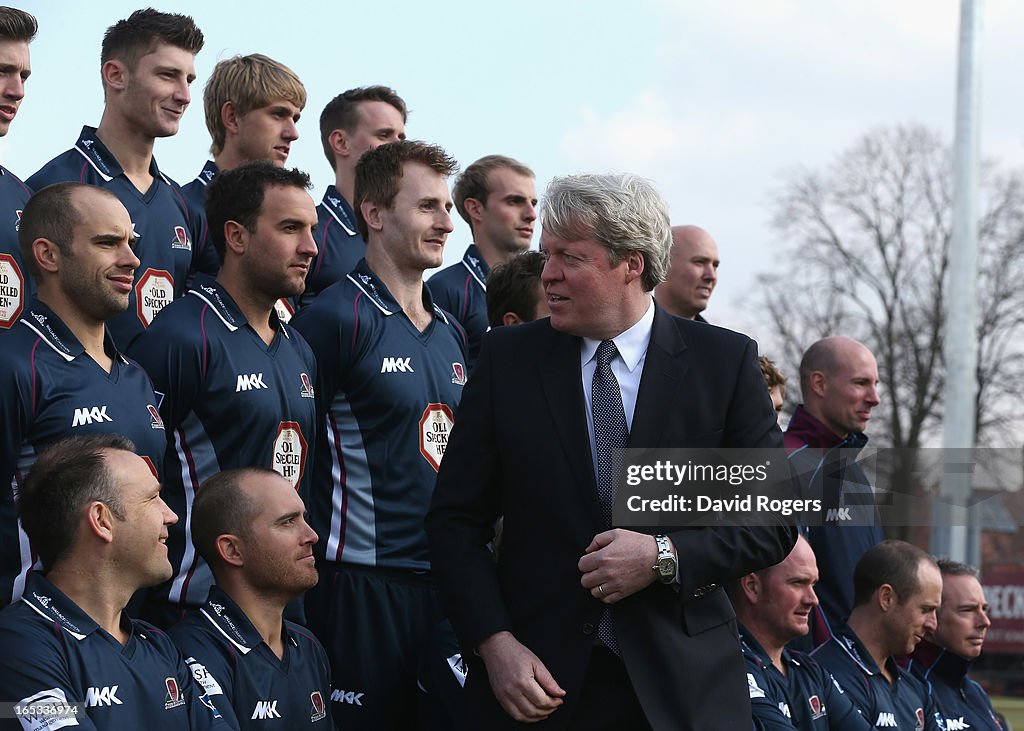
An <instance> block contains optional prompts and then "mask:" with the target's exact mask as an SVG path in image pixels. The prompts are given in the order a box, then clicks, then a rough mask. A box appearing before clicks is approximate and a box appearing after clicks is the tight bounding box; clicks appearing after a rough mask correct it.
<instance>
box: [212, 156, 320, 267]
mask: <svg viewBox="0 0 1024 731" xmlns="http://www.w3.org/2000/svg"><path fill="white" fill-rule="evenodd" d="M272 185H280V186H292V187H295V188H302V189H303V190H309V189H310V188H311V187H312V186H313V184H312V183H311V182H310V180H309V175H308V174H306V173H304V172H302V171H301V170H299V169H298V168H291V169H288V168H279V167H277V166H275V165H274V164H273V163H271V162H268V161H267V160H254V161H252V162H247V163H245V164H244V165H239V166H238V167H237V168H232V169H231V170H222V171H221V172H219V173H217V175H216V176H215V177H214V179H213V181H211V182H210V187H209V188H208V189H207V191H206V220H207V222H208V224H209V227H210V237H211V238H212V239H213V246H214V248H216V249H217V253H218V254H219V255H220V259H221V261H224V250H225V248H226V247H227V242H226V241H225V239H224V224H226V223H227V222H228V221H236V222H237V223H240V224H241V225H242V226H245V229H246V230H247V231H249V232H250V233H252V232H255V231H256V219H257V218H259V215H260V209H261V208H262V207H263V198H264V196H265V194H266V192H267V188H269V187H270V186H272Z"/></svg>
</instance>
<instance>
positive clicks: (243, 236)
mask: <svg viewBox="0 0 1024 731" xmlns="http://www.w3.org/2000/svg"><path fill="white" fill-rule="evenodd" d="M248 245H249V230H248V229H247V228H246V227H245V226H243V225H242V224H240V223H239V222H238V221H225V222H224V249H225V251H231V252H233V253H235V254H237V255H238V256H241V255H242V254H244V253H245V252H246V249H247V248H248Z"/></svg>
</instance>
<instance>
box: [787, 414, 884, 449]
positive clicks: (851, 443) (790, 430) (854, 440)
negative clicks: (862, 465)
mask: <svg viewBox="0 0 1024 731" xmlns="http://www.w3.org/2000/svg"><path fill="white" fill-rule="evenodd" d="M786 435H787V436H788V437H789V438H790V439H796V440H799V441H800V442H801V443H803V444H806V445H807V446H808V447H811V448H812V449H832V448H833V447H843V448H849V449H863V448H864V446H865V445H867V443H868V438H867V436H866V435H864V434H862V433H861V432H850V433H849V434H847V435H846V436H845V437H840V436H836V434H835V433H834V432H833V431H832V430H831V429H829V428H828V427H827V426H825V425H824V424H822V423H821V421H819V420H818V419H817V418H816V417H815V416H813V415H812V414H811V412H810V411H808V410H807V409H805V408H804V405H803V404H800V405H799V406H797V407H796V411H794V412H793V418H792V419H790V420H789V426H787V427H786Z"/></svg>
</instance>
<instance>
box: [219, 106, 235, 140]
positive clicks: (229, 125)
mask: <svg viewBox="0 0 1024 731" xmlns="http://www.w3.org/2000/svg"><path fill="white" fill-rule="evenodd" d="M238 117H239V115H238V109H237V107H235V103H234V102H233V101H231V100H230V99H228V100H227V101H226V102H224V104H223V105H222V106H221V108H220V121H221V123H222V124H223V125H224V129H226V130H227V131H228V132H230V133H231V134H233V135H237V134H238Z"/></svg>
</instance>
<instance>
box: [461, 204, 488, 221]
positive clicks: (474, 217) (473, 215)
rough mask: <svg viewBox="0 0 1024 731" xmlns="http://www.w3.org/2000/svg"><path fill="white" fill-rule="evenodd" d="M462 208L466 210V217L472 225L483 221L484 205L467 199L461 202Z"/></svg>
mask: <svg viewBox="0 0 1024 731" xmlns="http://www.w3.org/2000/svg"><path fill="white" fill-rule="evenodd" d="M462 207H463V208H465V209H466V215H468V216H469V218H470V220H471V221H473V222H474V223H479V222H480V221H481V220H482V219H483V215H484V204H483V203H481V202H480V201H479V200H478V199H476V198H467V199H466V200H464V201H462Z"/></svg>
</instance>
